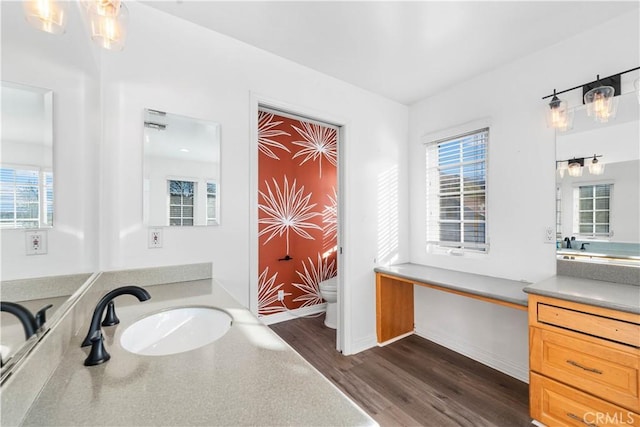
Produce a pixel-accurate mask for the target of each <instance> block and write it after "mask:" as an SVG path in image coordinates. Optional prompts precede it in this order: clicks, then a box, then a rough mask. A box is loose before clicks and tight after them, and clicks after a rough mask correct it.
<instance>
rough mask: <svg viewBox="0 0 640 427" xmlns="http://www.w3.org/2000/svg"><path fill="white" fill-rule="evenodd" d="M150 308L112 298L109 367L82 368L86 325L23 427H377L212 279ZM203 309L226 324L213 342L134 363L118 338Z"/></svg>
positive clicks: (169, 289) (154, 289) (164, 296)
mask: <svg viewBox="0 0 640 427" xmlns="http://www.w3.org/2000/svg"><path fill="white" fill-rule="evenodd" d="M146 289H147V290H148V291H149V293H150V294H151V299H150V300H149V301H146V302H143V303H140V302H138V301H137V300H136V299H135V297H132V296H129V295H123V296H120V297H117V298H116V299H115V302H116V312H117V315H118V317H119V318H120V321H121V322H120V324H119V325H117V326H113V327H107V328H103V331H104V335H105V346H106V348H107V351H108V352H109V353H110V355H111V360H109V361H108V362H106V363H103V364H101V365H97V366H92V367H86V366H84V365H83V362H84V359H85V358H86V356H87V354H88V351H89V347H86V348H80V342H81V341H82V339H83V338H84V334H85V333H86V327H88V323H89V319H87V322H86V325H85V327H83V329H82V330H81V331H80V333H79V334H78V335H77V336H76V337H74V338H73V342H72V344H71V347H70V348H69V349H68V350H67V352H66V354H65V355H64V358H63V361H62V363H61V364H60V366H59V367H58V368H57V369H56V371H55V372H54V374H53V376H52V377H51V379H50V380H49V381H48V383H47V384H46V385H45V387H44V388H43V390H42V392H41V393H40V395H39V397H38V398H37V399H36V401H35V402H34V404H33V405H32V406H31V408H30V410H29V412H28V413H27V416H26V417H25V419H24V422H23V425H25V426H36V425H37V426H43V425H47V426H54V425H64V426H72V425H91V426H99V425H101V426H107V425H108V426H125V425H126V426H144V425H154V426H159V425H171V426H177V425H180V426H186V425H209V426H212V425H225V426H231V425H260V426H266V425H278V426H281V425H296V426H302V425H324V426H328V425H331V426H337V425H348V426H359V425H369V426H370V425H377V424H376V423H375V421H374V420H373V419H371V418H370V417H369V416H368V415H367V414H366V413H364V412H363V411H362V410H361V409H360V408H359V407H357V406H356V405H355V404H354V403H353V402H352V401H351V400H350V399H349V398H347V397H346V396H345V395H344V394H343V393H342V392H341V391H340V390H338V389H337V388H336V387H335V386H334V385H333V384H331V383H330V382H329V381H328V380H327V379H326V378H324V377H323V376H322V375H321V374H320V373H319V372H318V371H316V370H315V369H314V368H313V367H312V366H311V365H310V364H309V363H308V362H307V361H305V360H304V359H303V358H302V357H301V356H300V355H299V354H298V353H296V352H295V351H294V350H293V349H291V347H289V346H288V345H287V344H286V343H285V342H284V341H283V340H282V339H281V338H280V337H278V336H277V335H276V334H275V333H274V332H273V331H271V330H270V329H269V328H268V327H266V326H264V325H263V324H261V323H260V321H259V320H258V319H257V318H256V317H255V316H253V315H252V314H251V313H250V312H249V311H248V310H247V309H245V308H243V307H242V306H241V305H240V304H238V303H237V302H236V301H235V300H234V299H233V298H232V297H231V296H230V295H229V294H228V293H227V292H225V291H224V290H223V289H222V287H220V286H219V285H218V284H217V283H216V282H215V281H214V280H210V279H209V280H199V281H194V282H182V283H174V284H170V285H159V286H150V287H147V288H146ZM188 305H210V306H215V307H218V308H221V309H224V310H225V311H227V312H228V313H229V314H231V316H232V317H233V324H232V326H231V329H230V330H229V331H228V332H227V333H226V334H225V335H224V336H223V337H222V338H220V339H219V340H217V341H215V342H213V343H211V344H208V345H206V346H204V347H201V348H199V349H196V350H192V351H190V352H186V353H181V354H175V355H170V356H139V355H135V354H133V353H129V352H127V351H126V350H124V349H123V348H122V347H121V346H120V343H119V342H120V335H121V334H122V332H123V331H124V330H125V329H126V327H127V326H128V325H130V324H132V323H133V322H135V321H136V320H138V319H139V318H141V317H144V316H145V315H148V314H150V313H153V312H156V311H159V310H162V309H165V308H167V307H178V306H188Z"/></svg>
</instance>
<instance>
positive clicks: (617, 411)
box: [529, 372, 640, 427]
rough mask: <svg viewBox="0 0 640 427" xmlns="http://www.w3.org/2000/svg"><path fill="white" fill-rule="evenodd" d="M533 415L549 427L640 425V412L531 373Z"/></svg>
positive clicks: (530, 390)
mask: <svg viewBox="0 0 640 427" xmlns="http://www.w3.org/2000/svg"><path fill="white" fill-rule="evenodd" d="M529 387H530V389H529V394H530V399H531V417H532V418H534V419H536V420H538V421H540V422H542V423H544V424H546V425H548V426H554V427H555V426H558V427H560V426H573V427H585V426H588V427H596V426H597V427H607V426H611V427H613V426H617V427H620V426H634V427H640V415H638V414H637V413H635V412H632V411H629V410H627V409H624V408H621V407H619V406H616V405H612V404H610V403H608V402H605V401H603V400H600V399H598V398H595V397H592V396H589V395H588V394H586V393H583V392H580V391H577V390H575V389H573V388H571V387H568V386H565V385H562V384H560V383H558V382H555V381H553V380H550V379H548V378H545V377H543V376H540V375H537V374H536V373H534V372H532V373H531V378H530V384H529Z"/></svg>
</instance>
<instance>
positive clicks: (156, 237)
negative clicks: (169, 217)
mask: <svg viewBox="0 0 640 427" xmlns="http://www.w3.org/2000/svg"><path fill="white" fill-rule="evenodd" d="M162 240H163V239H162V228H150V229H149V248H151V249H157V248H161V247H162Z"/></svg>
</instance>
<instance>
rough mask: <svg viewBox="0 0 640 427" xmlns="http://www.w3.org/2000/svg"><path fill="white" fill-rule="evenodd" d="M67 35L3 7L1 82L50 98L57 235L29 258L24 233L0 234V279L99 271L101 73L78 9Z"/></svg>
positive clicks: (15, 6)
mask: <svg viewBox="0 0 640 427" xmlns="http://www.w3.org/2000/svg"><path fill="white" fill-rule="evenodd" d="M74 6H75V5H72V7H71V8H70V10H69V12H70V23H69V26H68V28H67V32H66V34H65V35H64V36H61V37H55V36H52V35H50V34H47V33H43V32H40V31H36V30H34V29H33V28H31V27H30V26H29V25H28V24H27V22H26V21H25V19H24V15H23V10H22V2H2V61H1V62H2V76H1V77H2V80H4V81H10V82H16V83H21V84H25V85H29V86H36V87H40V88H46V89H51V90H52V91H53V118H54V123H53V131H54V135H53V138H54V152H53V165H54V228H52V229H48V230H47V235H48V253H47V254H46V255H31V256H27V255H26V244H25V240H26V239H25V231H24V230H2V231H1V232H0V237H1V240H2V256H1V258H2V259H1V269H0V271H1V273H0V274H1V279H2V280H12V279H23V278H32V277H44V276H50V275H61V274H72V273H84V272H91V271H95V270H96V269H97V253H98V240H97V231H98V227H97V218H98V208H97V201H98V198H97V189H98V186H97V182H98V169H97V167H98V163H97V147H98V144H99V138H100V104H99V75H98V66H97V65H96V62H95V61H94V56H93V54H92V51H91V48H90V46H89V43H88V36H87V34H86V33H85V32H84V29H83V27H82V24H81V21H80V15H79V14H78V11H77V9H76V8H75V7H74Z"/></svg>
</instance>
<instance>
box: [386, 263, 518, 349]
mask: <svg viewBox="0 0 640 427" xmlns="http://www.w3.org/2000/svg"><path fill="white" fill-rule="evenodd" d="M374 271H375V272H376V327H377V334H378V343H379V344H385V343H387V342H390V341H394V340H396V339H398V338H401V337H403V336H406V335H408V334H411V333H413V331H414V323H413V322H414V320H413V285H414V284H415V285H420V286H426V287H429V288H432V289H437V290H440V291H444V292H450V293H453V294H457V295H462V296H466V297H470V298H475V299H479V300H482V301H486V302H491V303H494V304H500V305H504V306H507V307H511V308H515V309H517V310H523V311H526V310H527V294H526V293H524V292H523V290H522V289H523V288H524V287H525V286H527V285H529V284H530V283H529V282H523V281H518V280H508V279H501V278H498V277H490V276H482V275H479V274H473V273H464V272H461V271H453V270H446V269H443V268H436V267H428V266H424V265H419V264H412V263H406V264H398V265H392V266H388V267H376V268H375V269H374Z"/></svg>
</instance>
